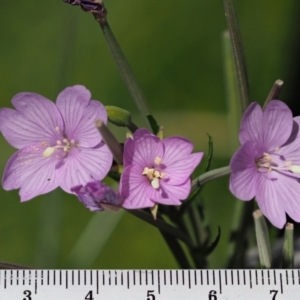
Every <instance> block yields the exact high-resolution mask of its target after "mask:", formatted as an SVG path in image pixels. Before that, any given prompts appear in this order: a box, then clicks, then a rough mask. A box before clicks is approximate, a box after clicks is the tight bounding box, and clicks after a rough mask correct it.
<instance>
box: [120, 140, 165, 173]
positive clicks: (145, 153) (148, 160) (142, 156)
mask: <svg viewBox="0 0 300 300" xmlns="http://www.w3.org/2000/svg"><path fill="white" fill-rule="evenodd" d="M131 150H132V149H131ZM163 151H164V149H163V144H162V142H161V140H160V139H159V138H158V137H156V136H150V135H145V136H141V137H140V138H138V139H134V153H133V157H132V163H133V164H138V165H139V166H142V167H143V168H145V167H148V168H150V167H152V166H153V165H154V161H155V158H156V157H160V158H162V157H163V153H164V152H163ZM130 155H132V154H130ZM126 156H127V153H126V145H125V148H124V157H125V159H127V158H126Z"/></svg>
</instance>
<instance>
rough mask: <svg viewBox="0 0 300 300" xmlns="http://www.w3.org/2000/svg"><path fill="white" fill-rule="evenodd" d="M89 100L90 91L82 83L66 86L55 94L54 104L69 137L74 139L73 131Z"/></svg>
mask: <svg viewBox="0 0 300 300" xmlns="http://www.w3.org/2000/svg"><path fill="white" fill-rule="evenodd" d="M90 100H91V93H90V91H89V90H88V89H86V88H85V87H84V86H82V85H74V86H71V87H67V88H65V89H64V90H63V91H62V92H60V93H59V95H58V96H57V99H56V106H57V108H58V109H59V111H60V113H61V114H62V117H63V119H64V124H65V134H66V135H67V137H68V138H69V139H74V132H75V130H76V128H77V126H78V123H79V122H80V120H81V119H82V118H83V116H84V113H85V110H86V107H87V106H88V105H89V103H90Z"/></svg>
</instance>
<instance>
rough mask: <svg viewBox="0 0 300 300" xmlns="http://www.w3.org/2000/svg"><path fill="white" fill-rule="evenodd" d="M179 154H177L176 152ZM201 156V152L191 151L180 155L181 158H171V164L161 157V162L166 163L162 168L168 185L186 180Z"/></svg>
mask: <svg viewBox="0 0 300 300" xmlns="http://www.w3.org/2000/svg"><path fill="white" fill-rule="evenodd" d="M178 155H179V154H178ZM164 157H165V156H164ZM202 157H203V152H198V153H192V154H188V155H186V154H185V155H184V156H182V158H181V159H179V160H177V161H175V160H174V159H173V162H172V164H171V163H170V165H169V164H168V162H166V161H165V159H163V164H166V165H167V167H166V168H165V169H163V170H162V172H165V173H166V174H167V178H166V181H168V184H170V185H178V184H182V183H184V182H186V180H187V179H188V178H189V177H190V176H191V174H192V172H193V171H194V170H195V168H196V167H197V166H198V164H199V163H200V161H201V159H202Z"/></svg>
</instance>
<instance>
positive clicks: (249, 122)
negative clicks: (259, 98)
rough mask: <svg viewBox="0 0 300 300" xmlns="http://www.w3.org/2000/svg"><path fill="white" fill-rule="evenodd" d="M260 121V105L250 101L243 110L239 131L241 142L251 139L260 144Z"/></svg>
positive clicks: (261, 118)
mask: <svg viewBox="0 0 300 300" xmlns="http://www.w3.org/2000/svg"><path fill="white" fill-rule="evenodd" d="M262 122H263V112H262V109H261V107H260V105H259V104H258V103H256V102H253V103H251V104H250V105H249V106H248V108H247V110H246V111H245V113H244V115H243V118H242V121H241V128H240V133H239V139H240V142H241V144H244V143H245V142H247V141H252V142H254V143H255V144H257V145H258V146H259V147H260V146H262V143H263V136H262Z"/></svg>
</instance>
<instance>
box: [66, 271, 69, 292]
mask: <svg viewBox="0 0 300 300" xmlns="http://www.w3.org/2000/svg"><path fill="white" fill-rule="evenodd" d="M68 282H69V280H68V271H67V270H66V289H68Z"/></svg>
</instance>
